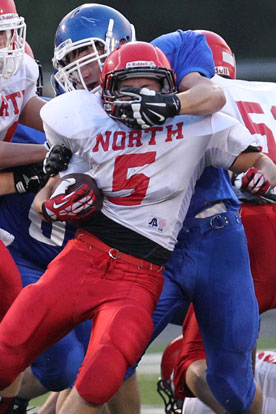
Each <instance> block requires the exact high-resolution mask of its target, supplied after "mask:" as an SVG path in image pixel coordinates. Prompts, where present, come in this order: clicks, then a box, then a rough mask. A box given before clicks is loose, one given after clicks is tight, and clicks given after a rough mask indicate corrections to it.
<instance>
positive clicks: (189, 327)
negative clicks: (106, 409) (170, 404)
mask: <svg viewBox="0 0 276 414" xmlns="http://www.w3.org/2000/svg"><path fill="white" fill-rule="evenodd" d="M213 80H214V81H215V82H216V83H217V84H218V85H219V86H220V87H222V88H223V90H224V93H225V94H226V99H227V102H226V105H225V106H224V107H223V109H222V111H223V112H225V113H227V114H229V115H232V116H234V117H235V118H236V119H238V120H239V121H240V122H242V123H243V124H244V125H245V126H246V127H247V128H248V129H249V131H250V132H251V133H252V135H253V140H254V145H257V146H260V147H262V151H263V152H264V153H267V155H268V156H269V157H270V158H271V159H272V160H273V161H274V162H276V84H274V83H270V82H249V81H244V80H232V79H225V78H222V77H220V76H215V77H214V78H213ZM241 218H242V222H243V225H244V228H245V233H246V236H247V241H248V249H249V256H250V265H251V272H252V276H253V280H254V286H255V292H256V296H257V300H258V304H259V309H260V313H263V312H265V311H267V310H269V309H276V256H275V251H276V236H275V235H276V204H263V205H256V204H254V203H250V202H244V203H242V207H241ZM183 335H184V339H183V347H182V352H181V360H179V361H178V366H177V370H176V377H175V381H176V383H175V386H176V388H178V387H180V390H182V393H184V394H185V392H186V395H188V394H189V391H188V390H187V389H186V388H185V383H184V381H185V372H186V370H187V368H188V366H189V365H190V364H191V363H192V362H193V361H195V360H198V359H204V358H205V353H204V347H203V343H202V339H201V335H200V332H199V328H198V325H197V321H196V318H195V315H194V314H193V308H192V307H190V309H189V312H188V314H187V316H186V319H185V321H184V324H183ZM183 387H184V388H183Z"/></svg>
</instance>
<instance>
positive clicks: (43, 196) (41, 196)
mask: <svg viewBox="0 0 276 414" xmlns="http://www.w3.org/2000/svg"><path fill="white" fill-rule="evenodd" d="M59 182H60V177H59V176H58V175H57V176H55V177H51V178H50V179H49V180H48V182H47V184H46V185H45V187H43V188H42V189H41V190H40V191H39V192H38V193H37V194H36V196H35V198H34V210H35V212H36V213H37V214H38V215H39V217H40V218H41V219H42V220H43V221H45V218H44V217H43V215H42V214H41V209H42V204H43V203H44V202H45V201H46V200H48V199H49V198H50V197H51V195H52V194H53V192H54V190H55V188H56V187H57V185H58V183H59Z"/></svg>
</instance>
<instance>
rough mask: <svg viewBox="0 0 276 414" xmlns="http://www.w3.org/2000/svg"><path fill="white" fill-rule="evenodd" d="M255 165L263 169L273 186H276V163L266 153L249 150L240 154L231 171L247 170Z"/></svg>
mask: <svg viewBox="0 0 276 414" xmlns="http://www.w3.org/2000/svg"><path fill="white" fill-rule="evenodd" d="M251 167H254V168H257V170H259V171H261V172H262V173H263V175H264V176H265V177H266V179H267V180H268V181H269V182H270V185H271V187H275V186H276V165H275V164H274V162H273V161H272V160H271V159H270V158H269V157H268V156H267V155H265V154H263V153H260V152H249V153H243V154H240V155H239V156H238V157H237V159H236V161H235V162H234V163H233V165H232V167H231V171H233V172H234V173H236V174H239V173H242V172H245V171H247V170H248V169H249V168H251Z"/></svg>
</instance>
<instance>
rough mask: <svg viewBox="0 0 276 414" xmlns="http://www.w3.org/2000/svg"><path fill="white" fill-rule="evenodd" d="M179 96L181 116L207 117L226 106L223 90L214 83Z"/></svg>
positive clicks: (197, 86) (194, 87) (193, 88)
mask: <svg viewBox="0 0 276 414" xmlns="http://www.w3.org/2000/svg"><path fill="white" fill-rule="evenodd" d="M177 96H178V98H179V99H180V102H181V108H180V114H181V115H185V114H190V115H207V114H211V113H214V112H217V111H219V110H220V109H221V108H222V107H223V106H224V104H225V96H224V93H223V91H222V89H221V88H220V87H218V86H217V85H215V84H213V83H210V84H199V85H195V86H193V87H192V88H191V89H189V90H187V91H185V92H180V93H178V94H177Z"/></svg>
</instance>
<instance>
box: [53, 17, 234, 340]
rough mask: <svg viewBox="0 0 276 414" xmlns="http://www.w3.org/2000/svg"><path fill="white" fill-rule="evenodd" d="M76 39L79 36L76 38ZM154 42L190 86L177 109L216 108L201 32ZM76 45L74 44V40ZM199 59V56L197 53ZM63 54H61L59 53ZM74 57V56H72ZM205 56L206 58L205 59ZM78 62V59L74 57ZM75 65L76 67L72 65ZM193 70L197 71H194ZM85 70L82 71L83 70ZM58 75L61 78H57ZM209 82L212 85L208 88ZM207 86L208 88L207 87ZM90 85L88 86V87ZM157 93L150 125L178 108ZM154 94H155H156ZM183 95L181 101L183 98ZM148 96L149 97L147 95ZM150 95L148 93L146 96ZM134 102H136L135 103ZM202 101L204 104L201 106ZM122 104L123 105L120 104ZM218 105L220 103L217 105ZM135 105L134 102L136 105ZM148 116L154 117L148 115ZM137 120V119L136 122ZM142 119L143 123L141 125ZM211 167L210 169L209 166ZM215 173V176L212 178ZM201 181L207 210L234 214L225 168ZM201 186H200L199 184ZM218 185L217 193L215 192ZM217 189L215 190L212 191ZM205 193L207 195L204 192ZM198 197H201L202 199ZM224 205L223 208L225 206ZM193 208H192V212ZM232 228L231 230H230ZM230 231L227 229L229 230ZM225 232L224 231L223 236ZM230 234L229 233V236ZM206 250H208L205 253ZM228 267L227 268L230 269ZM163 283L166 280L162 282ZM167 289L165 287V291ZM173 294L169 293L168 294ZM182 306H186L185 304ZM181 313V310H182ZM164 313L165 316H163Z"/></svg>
mask: <svg viewBox="0 0 276 414" xmlns="http://www.w3.org/2000/svg"><path fill="white" fill-rule="evenodd" d="M64 24H65V27H66V21H64ZM66 35H67V37H68V33H66ZM61 40H62V41H60V45H61V47H63V46H62V45H65V44H66V38H64V36H63V37H61ZM76 40H78V41H79V40H80V39H79V38H78V39H76ZM155 42H157V44H158V45H159V46H160V47H161V48H163V50H164V51H165V52H166V53H167V55H168V57H169V58H170V60H171V62H172V64H173V67H174V69H175V70H176V72H177V79H178V87H179V88H180V89H184V90H185V88H186V89H188V88H190V90H189V92H188V93H184V94H180V95H178V97H179V99H180V101H181V108H180V111H181V113H182V111H183V113H186V112H185V111H187V112H188V113H193V114H200V113H202V112H200V111H201V110H202V108H203V112H204V110H205V111H206V108H205V109H204V105H206V103H208V104H209V107H208V111H209V112H212V111H213V110H215V109H214V108H217V106H215V107H212V103H213V101H212V99H210V100H208V99H206V91H207V90H208V93H209V96H212V98H214V97H216V99H217V98H218V96H220V95H219V93H220V92H219V91H220V89H217V88H214V87H213V84H211V83H209V81H208V79H205V78H204V77H202V76H201V75H200V73H201V74H204V75H206V76H210V70H212V69H211V67H212V65H209V66H208V65H207V64H206V62H208V58H207V55H208V52H204V53H200V52H202V51H203V50H205V49H204V43H203V38H202V37H200V36H196V35H195V34H194V33H193V32H191V31H189V32H183V31H177V32H175V33H171V34H168V35H165V36H161V38H159V39H157V40H156V41H155ZM78 46H80V43H79V44H78ZM76 47H77V44H76ZM69 48H71V45H69ZM57 52H59V50H58V49H57ZM67 52H68V54H69V49H67ZM199 56H201V59H202V60H200V57H199ZM61 57H62V54H61ZM73 57H74V56H73ZM81 59H82V61H81V63H82V67H83V71H84V64H85V62H86V61H88V58H87V54H86V52H85V50H82V55H81ZM204 59H205V60H204ZM58 60H59V55H57V61H58ZM76 62H77V61H76ZM203 62H204V64H203ZM67 64H68V62H66V61H63V62H60V66H61V67H66V65H67ZM70 65H71V66H69V67H68V69H70V70H71V72H70V71H69V70H68V71H67V72H66V70H64V71H63V72H62V73H61V76H65V77H66V76H67V74H68V78H69V81H68V82H67V80H66V81H64V84H66V82H67V84H70V81H71V84H70V85H71V86H70V87H71V88H72V89H73V88H74V87H75V85H76V84H78V85H81V84H83V83H85V82H81V81H80V80H76V77H77V79H78V77H80V78H81V76H82V74H81V73H80V71H78V66H80V63H79V65H78V63H75V60H73V62H70ZM73 68H75V69H73ZM199 68H200V73H198V69H199ZM194 72H196V73H194ZM70 73H71V80H70ZM83 73H84V72H83ZM72 74H74V76H72ZM187 74H189V76H187ZM84 76H86V77H87V83H88V84H91V83H90V82H89V76H90V75H89V72H87V69H86V73H84ZM59 79H60V78H59ZM198 80H199V81H200V82H204V85H202V84H200V85H199V84H197V81H198ZM210 85H212V86H211V89H210ZM194 86H197V87H195V88H194V89H193V93H195V95H193V94H192V92H191V90H192V89H191V87H194ZM206 88H207V89H206ZM90 89H91V88H90ZM211 91H212V92H213V94H212V93H211ZM156 95H157V96H158V98H160V99H161V102H159V107H160V108H161V109H160V111H163V112H161V113H160V114H159V117H158V116H157V118H156V108H155V110H154V111H152V110H151V109H152V108H151V109H150V111H149V113H148V112H147V111H145V112H146V116H147V118H146V122H149V123H150V125H151V124H154V123H159V124H160V123H162V122H163V121H164V119H165V116H168V114H170V115H172V114H173V113H175V111H176V110H179V106H180V104H179V102H178V101H177V99H175V97H174V96H173V97H172V96H164V95H162V96H159V95H158V94H156ZM156 95H155V96H156ZM192 96H193V97H194V98H195V97H197V99H198V98H200V99H202V100H201V101H200V102H199V101H198V100H196V99H191V101H190V102H189V98H191V97H192ZM183 97H184V101H185V102H184V103H183V101H182V99H183ZM146 98H148V97H146ZM150 99H151V96H149V100H150ZM187 100H188V102H189V103H190V105H188V102H187ZM194 102H196V105H195V107H192V104H193V103H194ZM218 103H219V104H220V105H221V101H219V99H217V100H216V105H218ZM135 105H136V103H135ZM187 105H188V109H187ZM201 105H203V106H201ZM122 106H123V105H122ZM123 107H124V106H123ZM218 107H220V106H219V105H218ZM136 108H137V105H136ZM149 114H151V115H150V116H148V115H149ZM123 116H124V122H126V118H127V114H126V113H125V112H124V113H123ZM151 116H152V117H153V118H152V119H151ZM138 120H139V122H138ZM134 121H135V122H136V123H134V124H132V126H135V125H136V124H137V123H138V127H140V126H142V127H143V126H147V125H148V124H146V122H144V120H143V119H142V122H141V116H140V114H139V111H138V112H137V110H136V117H135V118H134ZM143 122H144V125H143ZM210 171H212V170H210ZM214 176H215V178H214ZM203 182H204V183H208V184H210V183H211V182H213V194H208V195H207V197H208V198H209V197H210V199H212V202H214V208H213V210H211V211H209V210H208V212H207V213H209V214H210V217H211V215H215V213H219V212H225V211H226V210H233V214H234V212H235V210H237V209H238V206H239V204H238V201H237V199H236V197H235V195H234V194H233V192H232V190H231V183H230V182H229V179H228V178H227V174H226V173H225V172H222V173H212V174H211V173H209V174H208V173H206V175H205V181H204V179H203ZM199 187H200V186H199ZM218 189H219V193H217V192H218ZM222 189H224V191H222ZM215 191H216V193H215ZM205 196H206V195H205ZM224 198H225V199H226V200H227V204H226V207H225V206H224V205H222V202H221V199H224ZM202 199H203V194H202ZM202 199H200V201H201V200H202ZM202 208H204V209H205V208H206V206H205V205H203V207H202V206H201V205H200V203H199V205H198V206H197V212H199V211H200V209H202ZM225 209H226V210H225ZM193 213H194V212H193V211H192V212H191V215H192V214H193ZM233 232H234V231H233ZM228 233H229V232H228ZM225 236H226V235H224V237H225ZM229 237H230V236H229ZM214 238H216V232H215V231H214ZM231 242H233V240H232V239H231ZM206 254H207V253H206ZM229 271H230V269H229ZM165 283H166V282H165ZM176 285H177V283H176V284H175V283H174V286H176ZM168 289H169V290H170V289H171V288H170V287H169V288H168ZM168 289H166V290H167V291H168ZM168 293H169V295H171V292H168ZM171 296H172V295H171ZM182 298H183V295H182V293H181V291H180V290H179V289H178V299H179V300H178V301H175V302H174V306H170V305H169V306H168V301H167V299H166V297H165V298H164V300H163V305H162V306H164V308H163V309H162V312H161V317H162V320H161V323H160V324H159V326H158V329H156V334H158V330H159V332H160V330H161V329H163V328H164V327H165V325H166V323H168V321H169V314H168V313H167V311H168V309H169V310H173V309H174V308H175V307H177V306H178V304H179V302H181V305H180V306H182V307H183V301H182ZM184 308H185V306H184ZM183 314H184V313H183ZM164 315H166V316H165V318H164V317H163V316H164ZM159 321H160V316H158V323H159Z"/></svg>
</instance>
